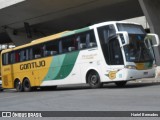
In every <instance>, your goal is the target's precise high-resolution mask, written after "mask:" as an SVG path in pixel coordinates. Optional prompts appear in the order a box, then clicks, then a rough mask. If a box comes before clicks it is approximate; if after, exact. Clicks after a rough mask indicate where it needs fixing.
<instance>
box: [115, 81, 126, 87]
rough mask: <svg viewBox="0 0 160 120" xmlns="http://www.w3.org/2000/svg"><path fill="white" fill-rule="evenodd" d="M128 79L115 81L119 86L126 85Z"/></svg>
mask: <svg viewBox="0 0 160 120" xmlns="http://www.w3.org/2000/svg"><path fill="white" fill-rule="evenodd" d="M126 83H127V81H121V82H115V84H116V85H117V86H118V87H124V86H125V85H126Z"/></svg>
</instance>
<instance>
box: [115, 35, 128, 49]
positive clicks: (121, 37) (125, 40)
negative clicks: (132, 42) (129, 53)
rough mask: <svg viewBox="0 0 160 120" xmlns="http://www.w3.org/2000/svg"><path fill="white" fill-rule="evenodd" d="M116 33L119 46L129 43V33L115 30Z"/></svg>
mask: <svg viewBox="0 0 160 120" xmlns="http://www.w3.org/2000/svg"><path fill="white" fill-rule="evenodd" d="M116 34H117V36H118V38H119V40H120V46H121V47H123V46H125V45H128V44H129V35H128V33H127V32H117V33H116Z"/></svg>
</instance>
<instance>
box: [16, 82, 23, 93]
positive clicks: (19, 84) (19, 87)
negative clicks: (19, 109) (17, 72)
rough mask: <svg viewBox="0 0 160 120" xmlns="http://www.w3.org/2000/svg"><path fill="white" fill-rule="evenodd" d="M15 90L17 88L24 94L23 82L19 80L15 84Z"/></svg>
mask: <svg viewBox="0 0 160 120" xmlns="http://www.w3.org/2000/svg"><path fill="white" fill-rule="evenodd" d="M15 88H16V91H17V92H22V91H23V86H22V84H21V82H20V81H19V80H17V81H16V82H15Z"/></svg>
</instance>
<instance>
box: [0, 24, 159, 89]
mask: <svg viewBox="0 0 160 120" xmlns="http://www.w3.org/2000/svg"><path fill="white" fill-rule="evenodd" d="M158 45H159V39H158V36H157V35H155V34H148V35H147V34H146V32H145V30H144V29H143V27H142V26H141V25H138V24H135V23H125V22H104V23H99V24H95V25H92V26H89V27H86V28H82V29H78V30H74V31H65V32H62V33H58V34H55V35H51V36H48V37H44V38H41V39H38V40H35V41H32V42H31V43H29V44H26V45H22V46H19V47H15V48H11V49H8V50H3V51H2V53H1V57H2V62H1V67H2V69H1V73H2V86H3V88H16V90H17V91H19V92H20V91H26V92H27V91H31V90H32V88H37V87H49V88H53V89H55V88H56V86H58V85H69V84H70V85H72V84H81V83H87V84H89V85H90V87H91V88H99V87H102V85H103V83H108V82H112V83H115V84H116V85H117V86H124V85H125V84H126V83H127V81H130V80H135V79H139V78H147V77H154V76H155V68H154V64H155V57H154V51H153V47H156V46H158Z"/></svg>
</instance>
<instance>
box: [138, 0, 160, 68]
mask: <svg viewBox="0 0 160 120" xmlns="http://www.w3.org/2000/svg"><path fill="white" fill-rule="evenodd" d="M139 3H140V5H141V8H142V10H143V13H144V15H145V16H146V18H147V21H148V23H149V25H150V30H151V32H152V33H156V34H158V35H159V38H160V0H139ZM154 51H155V56H156V64H157V65H160V54H159V53H160V47H158V48H155V50H154Z"/></svg>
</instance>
